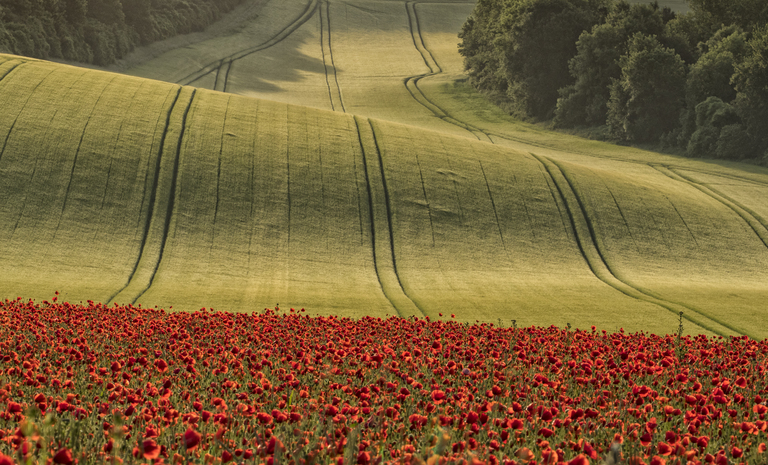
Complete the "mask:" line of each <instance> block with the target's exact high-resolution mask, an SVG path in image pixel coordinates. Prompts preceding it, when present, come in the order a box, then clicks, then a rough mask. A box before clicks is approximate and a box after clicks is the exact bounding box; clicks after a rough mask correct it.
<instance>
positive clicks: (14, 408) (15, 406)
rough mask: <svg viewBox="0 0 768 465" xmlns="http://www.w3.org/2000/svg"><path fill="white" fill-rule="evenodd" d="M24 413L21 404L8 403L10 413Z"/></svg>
mask: <svg viewBox="0 0 768 465" xmlns="http://www.w3.org/2000/svg"><path fill="white" fill-rule="evenodd" d="M21 411H22V407H21V404H17V403H16V402H14V401H10V402H8V412H9V413H20V412H21Z"/></svg>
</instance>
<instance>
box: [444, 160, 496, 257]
mask: <svg viewBox="0 0 768 465" xmlns="http://www.w3.org/2000/svg"><path fill="white" fill-rule="evenodd" d="M477 162H478V163H479V164H480V172H482V173H483V181H485V188H486V190H487V191H488V198H489V199H490V200H491V208H492V209H493V217H494V218H495V219H496V229H498V230H499V239H500V240H501V246H502V247H503V248H504V251H505V252H507V244H506V242H504V234H503V233H502V232H501V222H500V221H499V212H498V210H497V209H496V202H495V201H494V200H493V193H492V192H491V186H490V184H488V176H487V175H486V174H485V168H483V161H482V160H478V161H477ZM433 240H434V239H433Z"/></svg>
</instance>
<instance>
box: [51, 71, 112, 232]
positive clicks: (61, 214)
mask: <svg viewBox="0 0 768 465" xmlns="http://www.w3.org/2000/svg"><path fill="white" fill-rule="evenodd" d="M117 76H118V75H117V74H115V75H114V76H112V78H111V79H110V80H109V81H107V82H106V83H105V84H104V87H103V88H102V89H101V92H100V93H99V98H97V99H96V101H95V102H93V107H91V109H90V111H89V112H88V119H87V120H86V121H85V125H84V126H83V132H82V133H80V140H79V141H78V143H77V148H75V156H74V158H73V160H72V169H71V170H70V172H69V177H68V180H67V188H66V190H65V191H64V201H63V202H62V204H61V210H60V211H59V218H58V221H57V223H56V228H55V229H54V233H53V238H54V239H55V238H56V234H57V233H58V232H59V228H60V226H61V219H62V218H63V217H64V210H66V209H67V203H68V201H69V192H70V189H71V188H72V179H73V178H74V177H75V168H77V159H78V157H79V155H80V150H81V149H82V146H83V139H84V138H85V133H86V131H87V130H88V125H89V124H90V123H91V118H92V117H93V112H94V110H95V109H96V107H97V106H98V105H99V101H100V100H101V98H102V97H103V96H104V92H105V91H106V90H107V88H108V87H109V85H110V84H111V83H112V82H113V81H114V80H115V79H117Z"/></svg>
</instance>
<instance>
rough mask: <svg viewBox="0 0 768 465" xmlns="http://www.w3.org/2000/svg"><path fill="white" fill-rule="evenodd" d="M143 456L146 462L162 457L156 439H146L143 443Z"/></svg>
mask: <svg viewBox="0 0 768 465" xmlns="http://www.w3.org/2000/svg"><path fill="white" fill-rule="evenodd" d="M141 451H142V453H141V455H142V456H143V457H144V458H145V459H146V460H154V459H156V458H158V457H159V456H160V446H158V445H157V443H156V442H155V440H154V439H145V440H144V442H142V443H141Z"/></svg>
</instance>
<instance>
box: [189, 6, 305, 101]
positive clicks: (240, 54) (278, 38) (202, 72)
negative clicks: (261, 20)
mask: <svg viewBox="0 0 768 465" xmlns="http://www.w3.org/2000/svg"><path fill="white" fill-rule="evenodd" d="M318 7H319V0H310V1H309V3H307V6H306V7H305V8H304V10H303V11H302V13H301V14H300V15H299V16H298V17H297V18H296V19H294V20H293V21H291V22H290V23H288V25H286V26H285V27H284V28H283V29H281V30H280V32H278V33H277V34H275V35H274V36H272V37H271V38H270V39H268V40H267V41H265V42H262V43H261V44H259V45H256V46H254V47H249V48H245V49H242V50H240V51H237V52H235V53H232V54H230V55H227V56H225V57H223V58H220V59H218V60H216V61H214V62H211V63H208V64H207V65H204V66H203V67H202V68H201V69H199V70H198V71H195V72H193V73H190V74H188V75H186V76H184V77H183V78H181V79H179V80H178V81H176V82H177V83H178V84H182V85H190V84H192V83H193V82H195V81H197V80H198V79H200V78H202V77H203V76H206V75H208V74H210V73H212V72H216V73H217V75H220V74H221V69H222V68H223V67H225V66H226V67H227V70H226V71H225V72H224V79H223V80H224V82H223V84H221V87H222V89H226V88H227V85H228V82H227V80H228V79H229V69H230V67H231V64H232V62H234V61H237V60H239V59H241V58H245V57H246V56H248V55H251V54H253V53H256V52H260V51H262V50H264V49H267V48H269V47H273V46H275V45H277V44H279V43H280V42H282V41H283V40H285V39H286V38H288V36H290V35H291V34H293V33H294V32H296V30H297V29H299V28H300V27H301V26H303V25H304V24H305V23H306V22H307V21H309V20H310V19H311V18H312V16H314V15H315V13H316V12H317V9H318ZM218 80H219V79H217V81H218ZM225 91H226V90H225Z"/></svg>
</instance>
